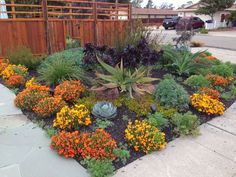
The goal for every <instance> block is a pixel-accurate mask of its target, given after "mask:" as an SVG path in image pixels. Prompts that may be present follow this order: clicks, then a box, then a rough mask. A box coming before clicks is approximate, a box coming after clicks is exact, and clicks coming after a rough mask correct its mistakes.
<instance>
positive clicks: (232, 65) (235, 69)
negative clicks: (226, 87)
mask: <svg viewBox="0 0 236 177" xmlns="http://www.w3.org/2000/svg"><path fill="white" fill-rule="evenodd" d="M225 64H226V65H228V66H229V67H231V68H232V69H233V72H234V73H236V64H235V63H231V62H226V63H225Z"/></svg>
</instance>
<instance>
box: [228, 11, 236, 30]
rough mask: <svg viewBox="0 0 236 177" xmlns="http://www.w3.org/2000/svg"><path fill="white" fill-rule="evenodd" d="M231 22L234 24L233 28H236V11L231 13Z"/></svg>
mask: <svg viewBox="0 0 236 177" xmlns="http://www.w3.org/2000/svg"><path fill="white" fill-rule="evenodd" d="M229 21H231V22H232V26H233V27H236V11H233V12H231V14H230V16H229Z"/></svg>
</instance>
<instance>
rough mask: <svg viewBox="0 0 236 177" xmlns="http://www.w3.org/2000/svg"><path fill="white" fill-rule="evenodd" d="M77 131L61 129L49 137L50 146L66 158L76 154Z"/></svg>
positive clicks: (77, 143)
mask: <svg viewBox="0 0 236 177" xmlns="http://www.w3.org/2000/svg"><path fill="white" fill-rule="evenodd" d="M79 142H80V139H79V132H78V131H75V132H66V131H62V132H60V133H58V134H56V135H54V136H53V137H52V139H51V146H50V147H51V148H52V149H54V150H56V151H57V152H58V154H59V155H61V156H64V157H66V158H69V157H71V158H73V157H75V156H76V155H77V154H78V145H79Z"/></svg>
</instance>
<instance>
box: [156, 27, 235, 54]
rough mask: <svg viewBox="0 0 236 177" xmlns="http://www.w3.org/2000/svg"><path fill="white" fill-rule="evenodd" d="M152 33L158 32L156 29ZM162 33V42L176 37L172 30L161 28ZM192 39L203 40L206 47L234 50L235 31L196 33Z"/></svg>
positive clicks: (170, 40)
mask: <svg viewBox="0 0 236 177" xmlns="http://www.w3.org/2000/svg"><path fill="white" fill-rule="evenodd" d="M154 33H160V31H159V30H156V31H155V32H154ZM162 35H164V36H165V37H164V39H163V42H165V43H166V42H170V43H171V42H172V38H173V37H176V32H175V31H174V30H163V31H162ZM192 40H193V41H199V42H203V43H204V44H205V46H207V47H215V48H222V49H229V50H235V51H236V31H234V32H217V33H216V32H214V33H210V34H208V35H202V34H196V35H195V36H194V37H193V39H192Z"/></svg>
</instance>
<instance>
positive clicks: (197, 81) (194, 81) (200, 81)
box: [184, 75, 210, 90]
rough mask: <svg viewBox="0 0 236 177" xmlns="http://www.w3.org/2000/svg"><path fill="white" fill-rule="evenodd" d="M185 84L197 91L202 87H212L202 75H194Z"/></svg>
mask: <svg viewBox="0 0 236 177" xmlns="http://www.w3.org/2000/svg"><path fill="white" fill-rule="evenodd" d="M184 83H185V84H186V85H188V86H190V87H192V88H194V89H196V90H198V89H200V88H201V87H210V83H209V81H208V80H206V78H205V77H204V76H202V75H192V76H190V77H189V78H188V79H187V80H186V81H185V82H184Z"/></svg>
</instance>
